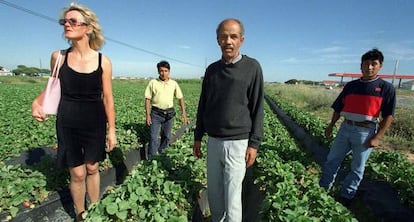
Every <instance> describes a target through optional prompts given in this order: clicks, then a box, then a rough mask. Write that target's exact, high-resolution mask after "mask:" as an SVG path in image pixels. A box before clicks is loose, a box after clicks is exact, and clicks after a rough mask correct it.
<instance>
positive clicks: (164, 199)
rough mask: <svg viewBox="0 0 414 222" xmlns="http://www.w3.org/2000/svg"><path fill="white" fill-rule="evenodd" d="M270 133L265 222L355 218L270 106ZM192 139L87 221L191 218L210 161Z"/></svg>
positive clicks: (261, 177) (142, 167)
mask: <svg viewBox="0 0 414 222" xmlns="http://www.w3.org/2000/svg"><path fill="white" fill-rule="evenodd" d="M265 133H266V137H265V138H266V139H265V140H264V141H263V145H262V147H261V149H260V152H259V155H258V158H257V164H255V166H254V173H255V177H256V178H257V179H256V182H257V184H258V185H259V186H260V188H261V191H262V192H264V193H265V199H264V200H263V203H262V204H261V206H260V209H261V210H260V217H261V219H262V220H263V221H291V220H293V219H294V220H297V219H300V220H302V221H318V220H319V221H322V220H324V221H329V220H330V221H355V219H354V218H353V217H352V215H351V213H350V212H349V211H348V210H347V209H346V208H344V207H343V206H342V205H340V204H338V203H337V202H336V201H335V200H334V199H333V198H332V197H330V196H329V195H328V194H327V193H326V192H325V191H324V190H323V189H321V188H320V187H319V186H318V185H317V182H316V180H317V175H316V174H315V172H313V173H312V172H310V171H312V169H313V168H314V167H317V166H315V165H314V164H312V163H313V162H312V160H311V158H310V157H308V156H307V155H306V154H304V153H303V152H302V150H300V149H299V148H298V147H297V146H296V144H295V142H294V139H293V138H291V137H290V135H289V134H288V132H287V130H286V129H285V128H284V127H283V126H282V125H281V124H280V123H279V122H278V121H277V119H276V118H275V117H274V114H273V113H272V112H271V111H270V109H269V108H268V107H267V108H266V118H265ZM192 141H193V137H192V131H189V132H188V133H186V134H184V135H183V136H182V137H181V138H180V139H179V140H178V141H177V142H176V143H175V144H173V145H172V146H171V147H170V148H169V149H167V151H166V153H164V154H163V155H160V156H157V158H156V159H155V160H153V161H151V162H144V163H142V164H139V165H138V166H137V167H136V169H134V170H133V171H132V172H131V174H130V175H129V176H128V178H127V180H126V181H125V182H124V183H123V184H122V185H121V186H119V187H117V188H116V189H114V190H112V191H110V192H109V193H108V194H107V195H106V196H105V198H103V199H102V200H101V201H100V202H99V203H98V204H95V205H93V206H92V208H91V210H89V212H88V214H87V221H96V220H99V221H125V220H128V221H187V220H191V216H192V215H193V214H194V210H195V209H196V207H195V205H196V197H197V194H198V192H199V190H201V189H203V188H205V186H206V167H205V164H206V160H205V158H201V159H198V160H197V159H195V158H194V157H193V156H192V148H191V146H192ZM203 144H204V145H203V147H202V149H203V151H204V153H205V152H206V147H205V143H203ZM303 164H305V165H306V167H305V166H304V165H303ZM170 184H174V185H177V187H175V192H180V193H176V195H175V196H172V195H169V194H170V190H171V189H169V188H167V189H166V188H165V187H164V186H165V185H168V186H170ZM141 195H143V197H140V196H141ZM138 197H140V198H138ZM185 200H186V201H185ZM137 202H138V205H139V206H138V205H137ZM257 204H259V203H257Z"/></svg>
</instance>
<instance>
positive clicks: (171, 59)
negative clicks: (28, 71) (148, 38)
mask: <svg viewBox="0 0 414 222" xmlns="http://www.w3.org/2000/svg"><path fill="white" fill-rule="evenodd" d="M0 3H1V4H3V5H6V6H8V7H11V8H14V9H17V10H20V11H23V12H26V13H28V14H31V15H34V16H36V17H39V18H42V19H45V20H48V21H50V22H53V23H56V19H54V18H52V17H49V16H46V15H43V14H40V13H38V12H35V11H33V10H30V9H27V8H24V7H22V6H19V5H16V4H13V3H10V2H8V1H4V0H0ZM105 39H106V40H107V41H109V42H114V43H117V44H119V45H123V46H125V47H127V48H130V49H135V50H138V51H141V52H145V53H147V54H151V55H155V56H158V57H161V58H165V59H168V60H170V61H175V62H178V63H182V64H185V65H189V66H195V67H199V68H202V66H199V65H195V64H191V63H189V62H185V61H182V60H179V59H175V58H172V57H169V56H165V55H161V54H159V53H156V52H152V51H150V50H146V49H143V48H139V47H136V46H133V45H131V44H128V43H125V42H122V41H119V40H116V39H113V38H110V37H108V36H105Z"/></svg>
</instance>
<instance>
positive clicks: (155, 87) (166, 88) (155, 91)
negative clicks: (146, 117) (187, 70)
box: [145, 78, 183, 109]
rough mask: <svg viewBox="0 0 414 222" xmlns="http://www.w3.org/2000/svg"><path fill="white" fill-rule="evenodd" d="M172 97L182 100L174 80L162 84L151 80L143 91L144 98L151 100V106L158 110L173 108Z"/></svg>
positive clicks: (178, 87) (158, 80) (180, 92)
mask: <svg viewBox="0 0 414 222" xmlns="http://www.w3.org/2000/svg"><path fill="white" fill-rule="evenodd" d="M174 97H176V98H177V99H181V98H183V93H182V91H181V89H180V86H178V83H177V82H176V81H175V80H172V79H169V80H168V81H167V82H164V81H162V80H160V79H158V78H157V79H152V80H151V81H150V82H149V83H148V86H147V88H146V89H145V98H146V99H149V100H151V106H155V107H157V108H160V109H169V108H173V107H174Z"/></svg>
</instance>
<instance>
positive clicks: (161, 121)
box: [148, 109, 174, 159]
mask: <svg viewBox="0 0 414 222" xmlns="http://www.w3.org/2000/svg"><path fill="white" fill-rule="evenodd" d="M173 117H174V115H171V113H170V114H168V113H167V112H163V111H160V110H158V109H157V110H156V109H152V111H151V121H152V124H151V126H150V134H151V140H150V144H149V147H148V159H151V157H152V156H154V155H156V154H157V152H158V153H162V152H164V150H165V149H166V148H167V146H168V145H169V143H170V140H171V129H172V126H173V121H174V118H173ZM158 135H160V136H161V139H160V140H158Z"/></svg>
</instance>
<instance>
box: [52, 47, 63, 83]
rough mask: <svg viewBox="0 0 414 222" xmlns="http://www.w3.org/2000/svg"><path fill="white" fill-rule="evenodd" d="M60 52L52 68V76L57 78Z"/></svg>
mask: <svg viewBox="0 0 414 222" xmlns="http://www.w3.org/2000/svg"><path fill="white" fill-rule="evenodd" d="M62 53H63V52H62V50H60V51H59V55H58V57H57V59H56V62H55V67H53V72H52V76H53V77H56V78H58V76H59V69H60V62H61V61H62Z"/></svg>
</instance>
